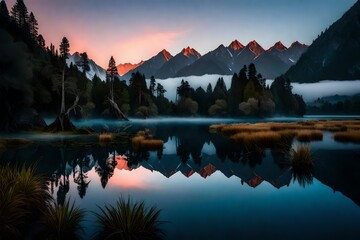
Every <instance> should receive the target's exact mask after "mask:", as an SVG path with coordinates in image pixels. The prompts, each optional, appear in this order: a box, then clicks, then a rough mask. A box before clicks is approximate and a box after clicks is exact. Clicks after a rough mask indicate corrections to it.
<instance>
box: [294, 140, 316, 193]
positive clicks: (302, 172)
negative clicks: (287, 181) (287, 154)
mask: <svg viewBox="0 0 360 240" xmlns="http://www.w3.org/2000/svg"><path fill="white" fill-rule="evenodd" d="M291 165H292V171H293V180H294V181H298V183H299V184H300V186H303V187H305V186H306V185H310V184H312V182H313V175H312V168H313V157H312V155H311V148H310V145H298V146H297V147H296V148H295V149H294V148H293V149H292V151H291Z"/></svg>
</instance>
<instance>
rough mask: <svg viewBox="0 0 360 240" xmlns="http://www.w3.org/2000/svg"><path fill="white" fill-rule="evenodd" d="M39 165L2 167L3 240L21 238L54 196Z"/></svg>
mask: <svg viewBox="0 0 360 240" xmlns="http://www.w3.org/2000/svg"><path fill="white" fill-rule="evenodd" d="M35 169H36V167H35V166H29V167H26V166H25V165H24V166H22V167H18V166H10V165H5V166H0V186H1V188H0V239H1V237H2V236H3V237H4V239H7V238H19V237H20V236H21V235H22V234H24V231H25V230H27V229H26V228H27V227H29V222H32V221H33V219H35V218H37V217H39V216H40V215H41V214H42V211H43V210H44V209H45V208H46V206H47V205H48V204H49V202H50V200H51V199H52V197H51V195H50V193H49V191H48V186H47V181H46V179H45V178H44V177H43V176H41V175H38V174H36V173H35Z"/></svg>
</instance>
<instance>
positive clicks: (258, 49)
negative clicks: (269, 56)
mask: <svg viewBox="0 0 360 240" xmlns="http://www.w3.org/2000/svg"><path fill="white" fill-rule="evenodd" d="M246 48H249V49H250V51H252V52H253V53H254V54H255V55H256V56H259V55H260V54H262V53H263V52H264V51H265V50H264V48H263V47H262V46H260V44H258V43H257V42H256V41H255V40H253V41H251V42H249V43H248V45H246Z"/></svg>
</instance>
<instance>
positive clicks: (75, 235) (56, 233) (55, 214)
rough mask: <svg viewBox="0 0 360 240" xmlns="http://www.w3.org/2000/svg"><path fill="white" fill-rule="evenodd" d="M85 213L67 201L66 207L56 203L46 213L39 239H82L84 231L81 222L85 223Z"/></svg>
mask: <svg viewBox="0 0 360 240" xmlns="http://www.w3.org/2000/svg"><path fill="white" fill-rule="evenodd" d="M84 217H85V211H84V210H82V209H80V208H78V207H75V206H74V203H72V204H70V201H69V200H67V201H66V202H65V203H64V205H58V204H56V203H55V202H53V204H51V205H49V207H48V208H47V209H46V211H45V212H44V218H43V221H42V226H43V228H42V232H41V233H40V234H39V236H38V237H41V238H42V237H43V238H46V239H80V237H79V236H80V233H81V232H82V231H83V228H82V226H81V222H83V221H84Z"/></svg>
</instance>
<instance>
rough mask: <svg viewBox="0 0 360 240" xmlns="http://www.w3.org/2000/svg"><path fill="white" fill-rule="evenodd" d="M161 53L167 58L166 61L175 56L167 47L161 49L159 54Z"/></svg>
mask: <svg viewBox="0 0 360 240" xmlns="http://www.w3.org/2000/svg"><path fill="white" fill-rule="evenodd" d="M160 54H161V55H162V56H163V57H164V58H165V60H166V61H169V60H170V59H171V58H172V57H173V56H172V55H171V54H170V53H169V52H168V51H167V50H166V49H163V50H161V52H159V53H158V55H160Z"/></svg>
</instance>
